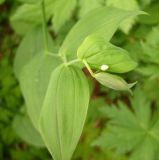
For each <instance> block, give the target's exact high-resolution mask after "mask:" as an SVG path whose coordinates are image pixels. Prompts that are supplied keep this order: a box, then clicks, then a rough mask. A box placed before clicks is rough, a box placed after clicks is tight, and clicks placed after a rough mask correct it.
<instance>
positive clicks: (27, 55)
mask: <svg viewBox="0 0 159 160" xmlns="http://www.w3.org/2000/svg"><path fill="white" fill-rule="evenodd" d="M48 42H49V43H48V44H49V48H50V50H52V46H53V41H52V39H51V36H50V35H49V34H48ZM44 48H45V46H44V34H43V29H42V26H37V27H35V28H34V29H33V30H31V31H30V32H28V33H27V34H26V35H25V36H24V38H23V40H22V42H21V43H20V45H19V47H18V49H17V52H16V56H15V60H14V72H15V75H16V77H17V78H18V77H19V75H20V73H21V71H22V69H23V67H24V66H25V65H26V64H27V63H29V61H30V60H31V59H32V58H33V57H34V56H35V55H36V54H39V53H41V52H42V51H44Z"/></svg>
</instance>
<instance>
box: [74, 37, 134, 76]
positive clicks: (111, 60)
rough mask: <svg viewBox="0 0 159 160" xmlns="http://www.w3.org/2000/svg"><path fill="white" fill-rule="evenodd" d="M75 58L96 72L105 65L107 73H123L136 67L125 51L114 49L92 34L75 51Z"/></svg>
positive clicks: (114, 47)
mask: <svg viewBox="0 0 159 160" xmlns="http://www.w3.org/2000/svg"><path fill="white" fill-rule="evenodd" d="M77 56H78V58H80V59H82V60H86V61H87V62H88V63H89V65H90V66H91V67H94V68H96V69H98V70H99V69H101V66H103V65H107V66H108V69H107V71H108V72H109V71H110V72H115V73H125V72H129V71H131V70H133V69H134V68H135V67H136V66H137V63H136V62H135V61H133V60H132V59H131V58H130V57H129V54H128V52H127V51H126V50H124V49H122V48H119V47H116V46H114V45H112V44H111V43H109V42H107V41H106V40H105V39H104V38H103V37H101V36H99V35H94V34H93V35H90V36H88V37H87V38H86V39H85V40H84V42H83V43H82V44H81V46H80V47H79V48H78V50H77Z"/></svg>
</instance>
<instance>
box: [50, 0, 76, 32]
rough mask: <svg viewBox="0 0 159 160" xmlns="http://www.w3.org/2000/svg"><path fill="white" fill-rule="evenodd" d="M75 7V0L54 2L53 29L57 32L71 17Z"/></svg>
mask: <svg viewBox="0 0 159 160" xmlns="http://www.w3.org/2000/svg"><path fill="white" fill-rule="evenodd" d="M75 6H76V0H56V2H55V4H54V16H53V19H52V23H53V27H54V29H55V30H56V31H58V30H59V29H60V28H61V27H62V26H63V25H64V24H65V22H66V21H67V20H69V18H70V17H71V15H72V13H73V10H74V8H75Z"/></svg>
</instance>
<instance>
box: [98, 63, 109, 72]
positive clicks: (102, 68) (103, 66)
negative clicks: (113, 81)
mask: <svg viewBox="0 0 159 160" xmlns="http://www.w3.org/2000/svg"><path fill="white" fill-rule="evenodd" d="M108 68H109V66H108V65H106V64H103V65H102V66H101V67H100V69H101V70H102V71H106V70H107V69H108Z"/></svg>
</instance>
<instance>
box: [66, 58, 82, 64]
mask: <svg viewBox="0 0 159 160" xmlns="http://www.w3.org/2000/svg"><path fill="white" fill-rule="evenodd" d="M80 61H81V60H80V59H74V60H72V61H70V62H68V63H67V65H71V64H74V63H77V62H80Z"/></svg>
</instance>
